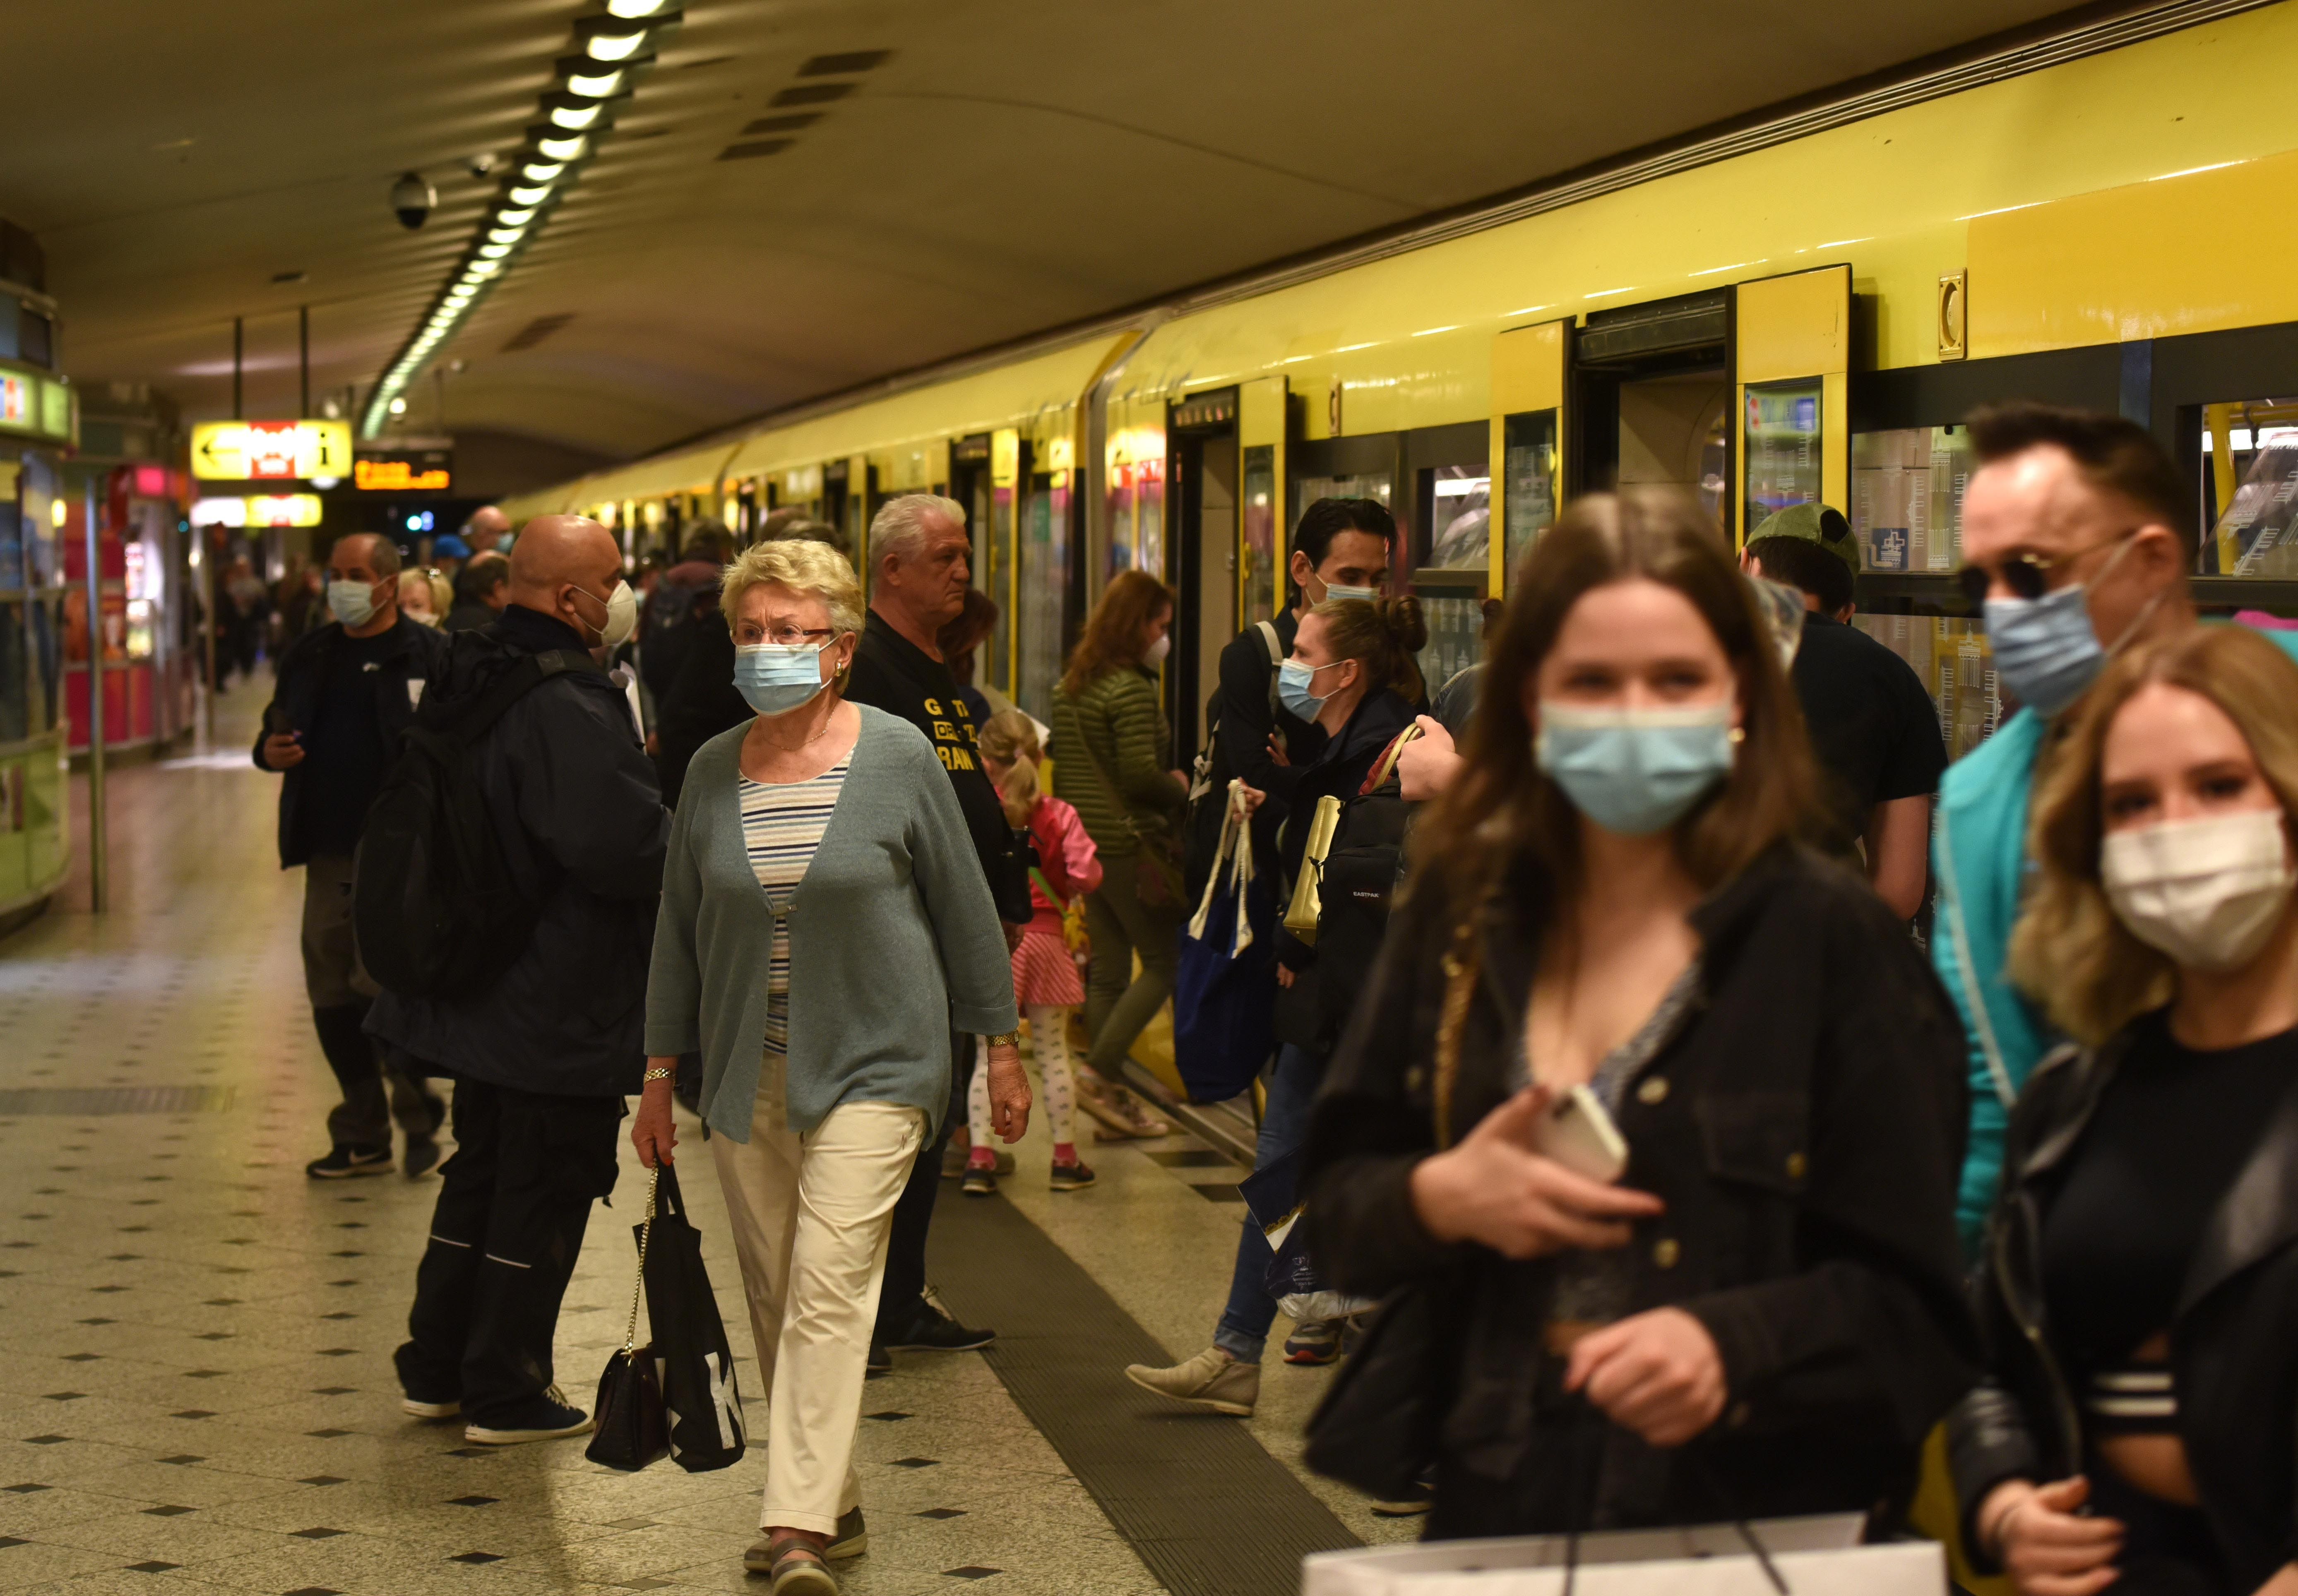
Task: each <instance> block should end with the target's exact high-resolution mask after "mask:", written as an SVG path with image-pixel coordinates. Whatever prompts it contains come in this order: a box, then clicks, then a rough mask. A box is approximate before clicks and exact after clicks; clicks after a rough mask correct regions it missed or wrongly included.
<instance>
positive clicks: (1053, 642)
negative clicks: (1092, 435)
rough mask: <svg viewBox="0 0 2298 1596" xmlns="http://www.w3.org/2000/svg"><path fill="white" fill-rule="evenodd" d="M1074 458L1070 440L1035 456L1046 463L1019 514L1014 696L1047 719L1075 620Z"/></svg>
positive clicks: (1028, 484)
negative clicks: (1072, 611) (1072, 619)
mask: <svg viewBox="0 0 2298 1596" xmlns="http://www.w3.org/2000/svg"><path fill="white" fill-rule="evenodd" d="M1035 452H1036V451H1032V453H1035ZM1071 458H1072V457H1071V443H1070V439H1068V438H1066V437H1057V438H1054V439H1051V440H1050V441H1049V442H1048V443H1047V446H1046V450H1045V451H1044V459H1043V460H1042V462H1040V461H1037V460H1034V459H1033V460H1032V461H1031V464H1032V466H1036V465H1037V464H1040V463H1042V464H1043V465H1044V466H1045V467H1046V468H1045V469H1044V470H1035V469H1033V470H1030V471H1029V472H1028V473H1027V474H1026V475H1024V477H1023V479H1022V480H1023V483H1024V484H1025V490H1026V491H1025V492H1024V493H1023V495H1022V499H1021V511H1020V513H1019V514H1018V515H1017V516H1016V517H1014V540H1013V542H1014V548H1013V585H1014V590H1015V603H1014V624H1015V643H1014V671H1013V674H1014V687H1013V701H1014V703H1016V704H1018V705H1020V706H1021V708H1022V709H1024V710H1025V711H1027V712H1028V713H1029V714H1030V715H1035V716H1037V719H1039V720H1040V721H1046V722H1050V721H1052V719H1053V718H1054V682H1057V681H1059V680H1060V679H1061V674H1062V658H1063V657H1064V656H1065V655H1066V654H1067V652H1068V649H1069V639H1070V595H1071V591H1072V586H1073V581H1072V579H1073V575H1074V572H1073V566H1075V565H1076V562H1075V561H1074V560H1073V559H1071V558H1070V548H1071V546H1072V545H1071V538H1070V459H1071Z"/></svg>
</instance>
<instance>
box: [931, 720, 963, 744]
mask: <svg viewBox="0 0 2298 1596" xmlns="http://www.w3.org/2000/svg"><path fill="white" fill-rule="evenodd" d="M934 740H936V741H937V742H955V741H956V740H957V728H956V727H955V726H953V725H951V724H949V723H948V722H947V721H936V722H935V723H934Z"/></svg>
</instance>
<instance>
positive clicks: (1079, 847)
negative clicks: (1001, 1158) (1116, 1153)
mask: <svg viewBox="0 0 2298 1596" xmlns="http://www.w3.org/2000/svg"><path fill="white" fill-rule="evenodd" d="M980 748H981V764H982V767H983V768H984V769H986V770H987V771H988V773H989V779H990V780H991V781H995V782H996V784H997V798H998V801H999V802H1000V803H1002V804H1003V805H1004V807H1005V819H1006V823H1008V824H1010V825H1011V826H1013V829H1014V830H1015V831H1028V832H1029V835H1030V837H1031V838H1032V839H1034V840H1035V841H1036V843H1037V857H1038V858H1039V859H1040V860H1042V861H1043V863H1042V864H1039V865H1038V866H1037V868H1036V869H1034V870H1032V871H1030V872H1029V906H1030V909H1031V911H1032V913H1031V914H1030V918H1029V924H1027V925H1025V926H1023V927H1022V928H1021V941H1020V942H1018V943H1016V944H1015V945H1014V948H1013V996H1014V1000H1015V1001H1016V1002H1018V1003H1019V1004H1020V1005H1021V1009H1022V1012H1023V1013H1026V1014H1028V1015H1029V1051H1030V1054H1031V1055H1032V1056H1033V1057H1035V1058H1036V1060H1037V1074H1038V1077H1039V1079H1042V1080H1043V1081H1044V1082H1045V1083H1046V1098H1045V1101H1046V1129H1048V1130H1050V1131H1052V1132H1053V1136H1054V1170H1053V1187H1054V1190H1055V1191H1057V1192H1074V1191H1082V1190H1083V1189H1085V1188H1086V1187H1088V1186H1091V1185H1092V1184H1093V1170H1091V1169H1090V1168H1089V1167H1088V1166H1087V1164H1086V1162H1085V1161H1084V1160H1083V1159H1081V1158H1079V1156H1078V1151H1077V1132H1076V1130H1075V1129H1074V1126H1075V1122H1076V1121H1075V1117H1074V1111H1075V1108H1076V1104H1077V1080H1076V1078H1075V1076H1074V1075H1073V1074H1072V1073H1071V1071H1070V1015H1071V1014H1074V1013H1077V1011H1078V1005H1079V1004H1081V1003H1083V1002H1084V1001H1085V983H1084V982H1082V981H1081V980H1079V979H1078V967H1077V961H1076V960H1075V959H1073V958H1071V957H1070V950H1069V944H1068V943H1067V941H1066V940H1064V939H1063V936H1062V919H1063V917H1064V916H1065V915H1066V914H1068V912H1069V907H1070V905H1071V904H1073V903H1076V902H1077V900H1078V899H1079V898H1080V897H1083V896H1084V895H1085V894H1087V893H1088V892H1091V891H1093V890H1095V889H1097V888H1098V887H1099V886H1100V885H1101V861H1100V859H1099V858H1098V857H1096V856H1095V852H1094V846H1093V839H1092V838H1090V837H1088V836H1087V835H1086V830H1085V825H1084V823H1083V822H1081V821H1079V819H1078V813H1077V811H1076V810H1075V809H1073V808H1071V807H1070V806H1069V805H1067V804H1065V803H1063V802H1062V800H1061V799H1059V798H1055V797H1054V795H1053V794H1052V793H1050V792H1047V791H1046V790H1044V789H1043V788H1042V787H1041V786H1040V785H1039V783H1038V779H1037V765H1038V764H1039V763H1040V762H1041V761H1042V760H1043V759H1044V758H1045V757H1046V755H1045V750H1044V749H1043V748H1039V747H1038V746H1037V725H1036V724H1035V723H1034V722H1032V721H1031V720H1030V719H1029V716H1028V715H1023V714H1022V713H1021V711H1020V710H1018V709H1004V710H1000V711H998V713H996V715H991V716H990V717H989V719H988V722H987V723H986V724H984V725H983V726H982V728H981V737H980ZM966 1106H967V1110H968V1114H967V1118H968V1121H969V1125H970V1129H971V1148H970V1149H969V1150H968V1152H967V1154H966V1165H965V1182H964V1191H965V1195H967V1196H969V1197H987V1196H989V1195H992V1194H994V1193H995V1192H996V1190H997V1162H996V1160H997V1154H996V1149H995V1148H993V1147H991V1146H990V1145H989V1120H990V1113H989V1082H988V1077H987V1076H986V1075H985V1074H984V1073H983V1072H982V1071H979V1070H977V1071H974V1073H973V1085H972V1087H971V1090H970V1091H969V1092H968V1093H967V1095H966Z"/></svg>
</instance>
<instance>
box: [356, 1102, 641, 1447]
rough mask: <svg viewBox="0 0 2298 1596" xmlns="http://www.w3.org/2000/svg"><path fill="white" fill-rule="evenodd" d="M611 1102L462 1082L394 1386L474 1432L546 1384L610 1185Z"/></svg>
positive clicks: (619, 1113) (615, 1121)
mask: <svg viewBox="0 0 2298 1596" xmlns="http://www.w3.org/2000/svg"><path fill="white" fill-rule="evenodd" d="M623 1112H624V1110H623V1100H622V1099H621V1098H620V1097H560V1096H550V1095H548V1094H545V1093H541V1092H522V1091H517V1090H514V1089H513V1088H511V1087H500V1086H495V1085H492V1084H491V1083H489V1082H487V1081H483V1080H472V1079H468V1078H465V1077H459V1078H457V1079H456V1082H455V1155H454V1156H453V1157H452V1158H450V1159H449V1160H448V1161H447V1162H446V1163H445V1165H444V1166H442V1168H441V1170H440V1171H439V1173H440V1189H439V1202H438V1205H437V1206H436V1207H435V1208H434V1209H433V1210H432V1213H431V1245H430V1246H429V1247H428V1248H427V1249H426V1251H425V1252H424V1254H423V1262H422V1265H421V1267H420V1268H418V1269H417V1270H416V1273H415V1308H414V1311H412V1312H410V1313H409V1315H408V1316H407V1330H408V1334H409V1336H411V1337H412V1338H413V1339H411V1340H409V1342H408V1343H407V1344H405V1345H404V1346H402V1347H401V1348H400V1349H399V1352H398V1355H397V1358H396V1360H395V1361H396V1362H397V1363H398V1366H399V1379H400V1384H401V1387H402V1388H403V1389H404V1390H405V1391H406V1392H407V1393H408V1394H409V1396H413V1397H417V1398H418V1399H420V1400H423V1401H426V1402H441V1401H446V1400H449V1399H452V1398H457V1397H459V1398H460V1400H461V1402H462V1404H463V1413H464V1416H465V1417H466V1418H469V1419H470V1420H471V1421H472V1422H474V1423H477V1424H485V1423H487V1422H489V1421H490V1420H492V1419H494V1418H504V1417H508V1415H510V1414H511V1413H512V1412H514V1411H515V1410H517V1408H519V1407H520V1406H521V1405H522V1404H524V1403H525V1402H527V1401H528V1400H529V1399H531V1398H533V1396H535V1395H536V1394H537V1393H540V1392H541V1391H542V1390H544V1389H545V1388H546V1387H547V1386H549V1385H550V1384H551V1380H552V1374H551V1364H550V1342H551V1336H552V1335H553V1333H554V1332H555V1331H556V1330H557V1329H558V1303H559V1301H560V1299H561V1298H563V1297H564V1296H565V1295H566V1282H567V1281H568V1279H570V1278H572V1277H573V1276H574V1273H575V1256H576V1255H577V1254H578V1253H581V1252H582V1250H583V1229H584V1228H585V1227H586V1226H588V1225H589V1223H590V1220H591V1203H592V1201H593V1200H594V1199H597V1198H599V1197H603V1196H605V1195H607V1194H608V1193H609V1192H611V1191H613V1190H614V1189H615V1148H616V1136H617V1134H618V1128H619V1126H620V1124H621V1122H622V1118H623Z"/></svg>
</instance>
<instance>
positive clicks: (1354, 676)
mask: <svg viewBox="0 0 2298 1596" xmlns="http://www.w3.org/2000/svg"><path fill="white" fill-rule="evenodd" d="M1427 642H1428V627H1427V625H1426V623H1425V622H1424V621H1423V620H1422V619H1421V616H1420V601H1419V600H1418V599H1415V598H1412V597H1409V595H1408V596H1406V597H1404V598H1399V599H1327V600H1325V601H1324V602H1323V603H1321V604H1318V605H1317V606H1315V607H1314V608H1311V609H1310V611H1309V612H1308V613H1307V614H1306V615H1304V616H1302V617H1301V628H1300V630H1299V632H1297V633H1294V639H1293V653H1292V657H1290V658H1288V659H1286V660H1285V662H1284V663H1283V664H1282V665H1281V666H1279V667H1278V668H1277V700H1278V702H1280V703H1282V704H1283V705H1284V706H1285V708H1286V709H1287V710H1289V711H1291V712H1292V713H1293V714H1294V715H1296V716H1298V717H1299V718H1300V719H1302V720H1304V721H1313V722H1314V723H1316V724H1317V725H1318V728H1320V729H1321V730H1322V731H1323V732H1324V733H1325V743H1324V747H1323V748H1321V749H1320V750H1319V751H1318V755H1317V757H1316V758H1315V759H1313V760H1312V761H1310V763H1309V764H1308V765H1304V766H1303V767H1302V769H1301V772H1300V774H1299V776H1298V778H1297V780H1296V781H1295V782H1294V791H1293V798H1292V806H1291V808H1290V811H1289V812H1288V814H1287V816H1286V820H1285V827H1284V829H1283V830H1282V831H1279V832H1278V833H1277V860H1278V864H1279V868H1280V871H1281V873H1280V875H1279V877H1278V880H1277V902H1279V903H1284V902H1285V901H1286V900H1287V899H1288V898H1289V897H1291V895H1292V891H1293V884H1294V881H1295V879H1296V878H1297V877H1298V876H1299V873H1300V871H1301V866H1302V853H1303V851H1304V850H1305V848H1306V847H1307V844H1308V837H1309V831H1310V821H1311V819H1312V817H1313V816H1314V815H1315V814H1316V812H1317V800H1318V799H1319V798H1326V797H1328V796H1329V797H1332V798H1338V799H1339V800H1341V802H1343V803H1346V802H1347V801H1348V800H1349V799H1351V798H1354V797H1355V796H1356V795H1357V792H1358V790H1359V789H1360V788H1362V787H1363V786H1364V784H1365V779H1366V777H1368V776H1369V775H1370V774H1371V773H1372V771H1373V766H1374V765H1376V764H1377V763H1378V761H1379V759H1380V757H1381V755H1382V753H1383V752H1384V751H1385V750H1386V748H1388V745H1389V744H1390V743H1391V742H1393V741H1394V740H1396V738H1397V737H1398V736H1399V735H1400V734H1401V732H1404V730H1405V729H1406V728H1407V727H1409V726H1410V725H1411V724H1412V715H1413V708H1412V706H1413V701H1414V700H1415V699H1419V698H1420V697H1422V696H1423V694H1422V690H1421V683H1420V672H1419V668H1418V666H1416V665H1414V663H1413V658H1412V657H1413V656H1414V655H1415V654H1416V653H1418V652H1419V650H1420V649H1423V648H1425V647H1426V645H1427ZM1278 763H1280V764H1282V763H1285V761H1284V759H1283V757H1282V756H1279V757H1278ZM1244 793H1245V802H1246V804H1247V805H1248V806H1251V807H1258V806H1260V803H1261V798H1262V796H1263V795H1262V794H1261V793H1260V792H1258V791H1256V790H1253V789H1252V788H1250V787H1248V788H1246V789H1245V790H1244ZM1316 956H1317V955H1316V950H1315V949H1314V948H1313V947H1309V946H1308V945H1307V944H1305V943H1303V942H1302V941H1300V940H1298V939H1295V938H1294V937H1293V936H1291V935H1289V934H1287V933H1286V932H1285V931H1284V930H1281V929H1280V930H1278V931H1277V985H1278V986H1279V987H1280V988H1284V989H1283V990H1281V991H1279V992H1278V993H1277V1043H1278V1046H1277V1067H1276V1070H1275V1071H1274V1072H1273V1073H1272V1074H1271V1075H1270V1076H1269V1099H1268V1104H1267V1106H1266V1108H1265V1109H1264V1110H1263V1111H1262V1113H1261V1136H1260V1139H1259V1141H1258V1142H1257V1143H1256V1144H1255V1145H1254V1148H1253V1157H1252V1167H1253V1168H1254V1169H1255V1170H1265V1169H1267V1168H1269V1166H1270V1165H1272V1164H1274V1163H1276V1162H1278V1161H1280V1160H1282V1159H1284V1158H1285V1157H1286V1156H1288V1155H1289V1154H1293V1153H1294V1152H1295V1151H1296V1150H1297V1149H1298V1148H1299V1147H1300V1146H1301V1145H1302V1143H1303V1142H1304V1141H1305V1140H1306V1139H1307V1137H1308V1131H1309V1104H1310V1100H1311V1099H1313V1098H1314V1097H1315V1096H1316V1095H1317V1087H1318V1085H1319V1084H1320V1083H1321V1082H1322V1081H1323V1079H1324V1078H1325V1063H1326V1060H1327V1056H1328V1054H1329V1050H1328V1048H1327V1046H1326V1043H1325V1040H1324V1038H1322V1037H1321V1035H1320V1032H1321V1030H1322V1029H1323V1028H1322V1026H1321V1025H1320V1023H1319V1018H1320V1013H1319V1005H1318V998H1317V993H1316V991H1315V984H1316V975H1315V966H1316ZM1269 1257H1270V1253H1269V1240H1268V1237H1267V1236H1264V1235H1262V1233H1261V1227H1260V1226H1259V1225H1258V1224H1256V1223H1254V1222H1253V1220H1252V1217H1251V1216H1250V1215H1248V1216H1246V1218H1245V1220H1244V1227H1243V1229H1242V1232H1241V1234H1240V1235H1239V1236H1238V1239H1237V1248H1236V1265H1235V1267H1234V1268H1233V1269H1232V1270H1231V1271H1230V1275H1229V1288H1228V1307H1227V1308H1226V1309H1225V1310H1223V1311H1222V1313H1221V1317H1220V1323H1219V1325H1218V1326H1217V1327H1215V1329H1214V1331H1213V1344H1212V1345H1211V1346H1210V1347H1207V1348H1206V1349H1205V1350H1204V1351H1203V1352H1199V1353H1198V1354H1197V1355H1196V1356H1195V1357H1194V1358H1191V1359H1189V1360H1187V1361H1186V1362H1184V1363H1179V1364H1176V1365H1175V1366H1174V1367H1172V1368H1170V1369H1152V1368H1150V1367H1148V1366H1147V1365H1145V1364H1139V1363H1137V1364H1134V1365H1133V1366H1132V1367H1130V1368H1129V1369H1127V1370H1126V1371H1125V1372H1126V1374H1127V1376H1128V1377H1129V1378H1130V1379H1131V1380H1132V1381H1133V1383H1134V1384H1135V1385H1141V1386H1145V1387H1146V1388H1147V1389H1149V1390H1151V1391H1154V1392H1157V1393H1160V1394H1161V1395H1164V1396H1170V1397H1173V1398H1175V1399H1177V1400H1178V1401H1180V1402H1188V1403H1190V1404H1192V1405H1194V1406H1196V1407H1201V1408H1209V1409H1211V1410H1212V1411H1214V1412H1216V1413H1230V1414H1236V1415H1240V1416H1242V1415H1246V1414H1250V1413H1251V1412H1252V1409H1253V1404H1254V1402H1256V1401H1258V1400H1259V1397H1260V1393H1261V1351H1262V1348H1263V1347H1264V1346H1265V1345H1266V1344H1267V1342H1268V1338H1269V1327H1271V1326H1272V1325H1274V1324H1275V1323H1276V1321H1277V1302H1276V1300H1275V1299H1274V1298H1272V1297H1271V1296H1270V1295H1269V1291H1268V1288H1267V1286H1265V1285H1264V1284H1263V1282H1264V1281H1265V1279H1266V1278H1267V1276H1268V1272H1269ZM1340 1329H1341V1327H1340V1326H1339V1324H1338V1323H1323V1324H1318V1323H1302V1324H1299V1325H1296V1326H1294V1330H1293V1334H1292V1335H1291V1336H1289V1337H1288V1338H1287V1339H1286V1341H1285V1361H1286V1362H1288V1363H1330V1362H1331V1361H1332V1360H1334V1359H1335V1358H1337V1357H1339V1356H1340V1349H1341V1336H1340Z"/></svg>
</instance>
